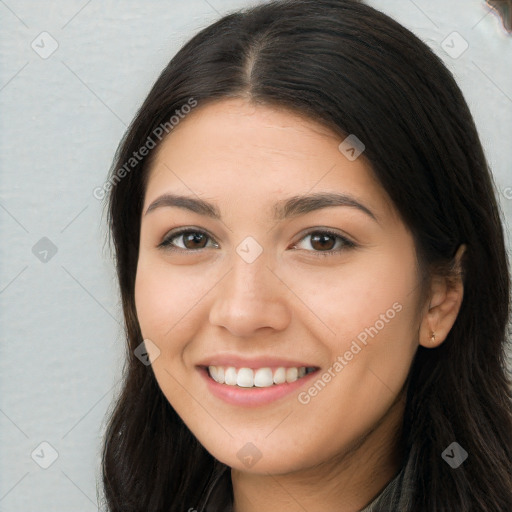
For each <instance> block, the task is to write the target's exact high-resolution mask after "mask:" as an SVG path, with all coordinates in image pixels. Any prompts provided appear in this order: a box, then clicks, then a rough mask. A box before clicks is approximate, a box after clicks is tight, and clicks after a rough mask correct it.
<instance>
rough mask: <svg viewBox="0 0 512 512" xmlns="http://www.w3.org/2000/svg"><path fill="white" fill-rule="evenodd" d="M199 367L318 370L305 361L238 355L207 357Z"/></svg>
mask: <svg viewBox="0 0 512 512" xmlns="http://www.w3.org/2000/svg"><path fill="white" fill-rule="evenodd" d="M197 366H225V367H228V366H233V367H235V368H267V367H280V366H284V367H285V368H291V367H297V368H301V367H302V366H304V367H306V368H317V366H315V365H314V364H311V363H306V362H304V361H298V360H293V359H286V358H278V357H271V356H259V357H241V356H238V355H234V354H232V355H228V354H225V355H217V356H212V357H207V358H205V359H203V360H202V361H201V362H199V363H198V364H197Z"/></svg>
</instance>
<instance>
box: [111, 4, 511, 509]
mask: <svg viewBox="0 0 512 512" xmlns="http://www.w3.org/2000/svg"><path fill="white" fill-rule="evenodd" d="M109 184H110V185H109V188H110V196H109V203H108V214H109V224H110V228H111V234H112V238H113V243H114V248H115V254H116V265H117V273H118V278H119V283H120V290H121V296H122V300H123V311H124V316H125V322H126V336H127V342H128V351H127V366H126V372H125V376H124V386H123V389H122V392H121V394H120V396H119V398H118V400H117V402H116V404H115V409H114V410H113V412H112V414H111V416H110V418H109V424H108V429H107V431H106V434H105V445H104V449H103V466H102V467H103V484H104V489H105V498H106V503H107V506H108V509H109V510H110V511H123V512H128V511H141V510H144V511H166V512H170V511H178V510H179V511H183V510H189V511H196V510H197V511H208V512H219V511H223V512H224V511H234V512H251V511H255V510H259V511H260V510H265V511H266V512H274V511H288V512H292V511H294V512H295V511H299V510H301V511H302V510H308V511H309V512H315V511H319V510H322V511H325V510H332V511H334V510H336V511H337V512H349V511H350V512H353V511H360V510H364V511H366V512H368V511H381V512H389V511H397V510H398V511H407V512H427V511H428V512H432V511H444V510H446V511H448V510H449V511H488V512H491V511H492V512H505V511H510V510H512V472H511V460H512V442H511V432H512V411H511V396H510V381H509V380H508V374H507V369H506V363H505V347H506V327H507V321H508V316H509V271H508V263H507V257H506V251H505V246H504V237H503V228H502V223H501V220H500V213H499V210H498V206H497V201H496V196H495V188H494V185H493V182H492V178H491V174H490V172H489V168H488V164H487V162H486V160H485V156H484V154H483V151H482V147H481V144H480V141H479V139H478V134H477V131H476V128H475V125H474V122H473V119H472V116H471V114H470V112H469V110H468V107H467V105H466V103H465V101H464V99H463V96H462V94H461V92H460V90H459V88H458V87H457V85H456V83H455V81H454V79H453V77H452V76H451V74H450V73H449V72H448V71H447V70H446V68H445V67H444V65H443V64H442V62H441V61H440V60H439V59H438V58H437V57H436V56H435V55H434V54H433V53H432V52H431V51H430V49H429V48H428V47H427V46H426V45H425V44H424V43H422V42H421V41H420V40H419V39H418V38H417V37H415V36H414V35H413V34H412V33H410V32H409V31H408V30H406V29H405V28H403V27H402V26H400V25H399V24H398V23H396V22H395V21H393V20H392V19H390V18H389V17H387V16H385V15H384V14H382V13H380V12H378V11H376V10H374V9H372V8H370V7H368V6H366V5H364V4H362V3H360V2H358V1H356V0H319V1H318V0H315V1H313V0H297V1H277V2H270V3H266V4H262V5H260V6H257V7H254V8H252V9H247V10H245V11H241V12H238V13H234V14H230V15H228V16H225V17H224V18H222V19H221V20H219V21H217V22H216V23H214V24H213V25H211V26H209V27H207V28H206V29H204V30H202V31H201V32H200V33H199V34H197V35H196V36H195V37H193V38H192V39H191V40H190V41H189V42H188V43H187V44H186V45H184V47H183V48H182V49H181V50H180V51H179V52H178V53H177V54H176V55H175V57H174V58H173V59H172V60H171V62H170V63H169V64H168V66H167V67H166V68H165V69H164V71H163V72H162V74H161V75H160V77H159V78H158V80H157V81H156V83H155V85H154V86H153V88H152V90H151V91H150V93H149V95H148V97H147V98H146V100H145V102H144V103H143V105H142V107H141V108H140V110H139V112H138V114H137V116H136V117H135V119H134V120H133V122H132V124H131V126H130V128H129V129H128V131H127V133H126V135H125V137H124V139H123V141H122V143H121V145H120V147H119V149H118V152H117V155H116V159H115V162H114V166H113V168H112V171H111V175H110V178H109Z"/></svg>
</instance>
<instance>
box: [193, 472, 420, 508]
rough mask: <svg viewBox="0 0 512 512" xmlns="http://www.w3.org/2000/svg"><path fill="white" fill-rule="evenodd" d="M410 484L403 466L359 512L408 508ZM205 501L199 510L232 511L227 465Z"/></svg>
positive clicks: (229, 476) (216, 479) (230, 486)
mask: <svg viewBox="0 0 512 512" xmlns="http://www.w3.org/2000/svg"><path fill="white" fill-rule="evenodd" d="M410 485H411V478H410V465H406V466H405V467H403V468H402V469H401V470H400V472H399V473H398V474H397V475H396V476H395V477H394V478H393V479H392V480H391V481H390V482H389V483H388V484H387V486H386V487H385V488H384V489H383V490H382V491H381V492H380V493H379V495H378V496H377V497H376V498H375V499H374V500H373V501H372V502H371V503H370V504H368V505H367V506H366V507H365V508H364V509H362V510H361V511H360V512H391V511H392V512H399V511H407V510H409V509H410V507H409V506H408V499H407V498H406V497H404V496H403V492H402V491H403V490H404V489H405V487H406V486H410ZM205 499H206V502H203V503H204V504H203V506H202V507H199V508H198V510H199V512H233V489H232V485H231V471H230V468H229V467H224V469H221V470H220V473H218V474H217V475H216V476H215V477H214V478H213V479H212V482H211V485H210V486H209V489H208V491H207V492H206V494H205Z"/></svg>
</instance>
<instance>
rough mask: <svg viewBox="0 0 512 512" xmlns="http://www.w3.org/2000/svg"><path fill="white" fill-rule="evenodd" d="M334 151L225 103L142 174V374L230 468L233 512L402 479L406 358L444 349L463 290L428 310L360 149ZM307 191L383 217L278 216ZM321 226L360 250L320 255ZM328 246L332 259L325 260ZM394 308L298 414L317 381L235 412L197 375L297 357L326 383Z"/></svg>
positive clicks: (166, 146)
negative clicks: (232, 359)
mask: <svg viewBox="0 0 512 512" xmlns="http://www.w3.org/2000/svg"><path fill="white" fill-rule="evenodd" d="M341 141H342V139H341V138H340V137H339V136H337V135H335V134H334V133H333V132H331V131H329V130H328V129H326V128H325V127H323V126H321V125H320V124H317V123H316V122H314V121H312V120H310V119H307V118H304V117H302V116H298V115H297V114H294V113H291V112H289V111H286V110H282V109H275V108H270V107H268V106H261V105H253V104H251V103H249V102H248V101H247V100H245V99H228V100H221V101H218V102H215V103H210V104H207V105H203V106H201V105H199V106H198V107H197V108H196V109H194V110H193V111H192V112H191V113H190V114H188V115H187V117H186V118H185V119H184V120H183V121H181V122H180V124H179V125H178V126H176V127H175V128H174V129H173V131H172V132H171V133H170V135H169V136H168V137H167V138H166V139H165V140H164V141H163V143H162V145H161V146H160V147H159V149H158V152H157V154H156V155H155V156H156V158H155V160H154V162H153V164H152V167H151V170H150V175H149V180H148V185H147V189H146V193H145V199H144V207H143V212H142V216H141V235H140V253H139V260H138V267H137V276H136V286H135V302H136V308H137V314H138V319H139V322H140V326H141V331H142V334H143V337H144V338H145V339H149V340H151V341H152V342H153V343H154V345H155V346H157V347H158V349H159V350H160V353H159V355H158V357H156V359H155V360H154V361H153V363H152V366H153V370H154V373H155V376H156V379H157V381H158V384H159V386H160V387H161V389H162V391H163V393H164V394H165V396H166V397H167V399H168V400H169V402H170V403H171V405H172V406H173V407H174V409H175V410H176V411H177V413H178V414H179V415H180V417H181V418H182V419H183V421H184V422H185V423H186V424H187V426H188V427H189V428H190V430H191V431H192V433H193V434H194V435H195V436H196V437H197V438H198V440H199V441H200V442H201V443H202V444H203V446H204V447H205V448H206V449H207V450H208V451H209V452H210V453H211V454H212V455H213V456H214V457H216V458H217V459H218V460H220V461H222V462H223V463H225V464H227V465H229V466H230V467H231V468H232V470H231V476H232V482H233V489H234V498H235V500H234V507H235V511H236V512H256V511H257V512H260V511H261V510H265V511H267V512H273V511H276V512H277V511H279V512H296V511H304V510H307V511H308V512H319V511H322V512H323V511H325V510H337V511H339V512H354V511H357V510H360V509H361V508H363V507H364V506H365V505H367V504H368V503H369V502H371V500H372V499H373V498H374V497H375V496H376V495H378V493H379V492H380V491H381V490H382V489H383V488H384V487H385V486H386V484H387V483H388V482H389V481H390V480H391V478H392V477H393V476H394V475H395V474H396V473H397V472H398V470H399V469H400V466H399V455H400V451H399V447H398V446H397V443H396V442H395V441H394V439H395V437H396V435H397V433H398V431H399V428H400V424H401V421H402V417H403V408H404V397H403V393H404V384H405V382H406V378H407V375H408V371H409V368H410V366H411V362H412V359H413V356H414V354H415V352H416V350H417V348H418V345H419V344H421V345H424V346H426V347H429V348H434V347H436V346H438V345H439V344H440V343H442V342H443V340H444V339H445V338H446V335H447V334H448V332H449V331H450V329H451V327H452V325H453V323H454V322H455V319H456V316H457V313H458V311H459V308H460V304H461V301H462V295H463V287H462V283H460V282H457V284H455V285H453V286H452V287H449V286H448V283H447V281H445V280H444V279H441V278H434V279H432V281H431V282H429V283H427V284H428V288H427V290H428V298H427V300H422V296H421V293H420V292H421V285H422V281H421V280H420V274H419V269H418V264H417V259H416V251H415V246H414V242H413V239H412V235H411V233H410V232H409V231H408V229H407V228H406V226H405V225H404V224H403V222H402V221H401V219H400V217H399V216H398V214H397V212H396V210H395V209H394V207H393V205H392V203H391V201H390V199H389V197H388V196H387V194H386V193H385V191H384V190H383V189H382V188H381V187H380V186H379V185H378V183H377V182H376V181H375V179H374V178H373V176H372V172H371V168H370V167H369V165H368V163H367V162H366V161H365V159H364V153H363V156H361V157H359V158H357V159H356V160H354V161H350V160H348V159H347V158H346V157H345V156H344V155H343V154H342V153H341V152H340V151H339V149H338V145H339V144H340V142H341ZM167 192H172V193H175V194H184V195H188V196H191V197H195V198H197V197H199V198H201V199H204V200H207V201H209V202H211V203H213V204H215V205H216V207H217V208H218V209H219V211H220V212H221V215H222V220H215V219H211V218H209V217H206V216H204V215H200V214H198V213H195V212H191V211H188V210H186V209H183V208H179V207H175V206H171V207H168V206H167V207H159V208H156V209H154V210H152V211H151V212H150V213H148V214H147V215H145V212H146V209H147V208H148V206H149V205H150V204H151V203H152V202H153V201H154V200H155V199H156V198H157V197H159V196H160V195H161V194H163V193H167ZM314 192H338V193H346V194H351V195H352V196H354V197H356V198H357V199H358V201H359V202H361V203H363V204H364V205H365V206H366V207H368V208H369V209H370V210H371V211H372V212H373V213H374V214H375V216H376V217H377V219H378V222H377V221H375V220H373V219H372V218H371V217H370V216H368V215H366V214H365V213H363V212H361V211H360V210H358V209H356V208H353V207H347V206H331V207H328V208H323V209H320V210H317V211H313V212H309V213H307V214H305V215H297V216H295V217H292V218H289V219H286V220H281V221H277V222H276V221H275V220H274V219H273V217H272V207H273V205H274V203H275V202H277V201H279V200H283V199H286V198H289V197H291V196H295V195H302V194H308V193H314ZM178 227H190V228H193V229H195V230H196V231H197V230H199V231H200V232H205V233H206V237H205V238H204V239H202V240H203V241H202V242H201V243H200V244H199V247H204V248H199V249H194V248H195V247H198V245H193V244H190V243H188V245H186V244H187V241H186V240H184V237H183V236H177V237H175V238H174V239H173V241H174V243H175V244H176V245H177V247H178V248H177V249H176V251H172V250H170V249H168V248H167V249H165V248H159V247H158V245H159V244H160V243H161V242H162V241H163V240H164V238H166V235H168V233H169V232H170V231H171V230H172V229H175V228H178ZM310 228H314V229H311V230H310ZM321 228H330V229H331V230H334V231H336V232H337V233H339V234H340V235H341V236H345V237H346V238H348V239H349V240H351V241H353V242H355V243H356V244H357V247H355V248H350V247H347V246H344V245H343V242H342V241H341V240H339V239H337V238H336V237H335V238H332V239H328V242H329V244H330V245H329V244H327V245H328V246H327V247H325V248H323V246H321V245H320V244H319V243H318V242H316V243H315V242H314V241H313V238H312V237H311V236H309V235H311V234H312V233H311V231H314V230H317V231H321ZM306 230H307V232H306ZM248 236H252V237H253V238H254V239H255V240H256V241H257V242H258V243H259V245H260V246H261V247H262V249H263V252H262V253H261V255H260V256H259V257H258V258H257V259H256V260H255V261H254V262H252V263H248V262H246V261H244V259H242V258H241V257H240V256H239V255H238V254H237V252H236V248H237V246H238V245H239V244H240V243H241V242H242V241H243V240H244V239H245V238H246V237H248ZM180 247H181V251H180V250H179V248H180ZM187 247H188V248H187ZM328 249H333V250H338V252H337V253H335V254H334V255H331V256H326V257H324V256H323V255H322V254H321V252H322V251H325V250H328ZM463 250H464V247H463V246H461V249H460V250H459V252H458V254H457V258H460V256H461V254H462V251H463ZM187 251H188V252H187ZM395 303H398V304H399V305H400V306H401V309H400V311H399V312H397V313H396V315H395V316H394V318H392V319H388V322H386V323H385V325H384V327H383V328H381V329H380V330H378V334H376V335H374V336H373V338H372V337H369V338H368V341H367V344H366V345H362V344H361V343H359V345H361V347H362V349H361V351H360V352H358V353H357V355H354V357H353V358H352V359H351V360H350V361H348V362H347V364H346V366H344V367H343V369H342V371H340V372H338V373H336V372H335V373H336V376H335V377H334V378H332V379H331V381H330V382H329V383H328V384H327V385H326V386H325V387H324V388H323V389H322V390H321V391H320V392H319V393H318V394H317V395H316V396H314V397H312V398H311V400H310V401H309V402H308V403H307V404H303V403H300V402H299V401H298V398H297V395H298V392H300V391H307V390H308V388H309V387H310V384H308V385H307V386H303V387H302V388H300V389H299V391H298V392H297V393H291V394H289V395H287V396H286V397H283V398H281V399H279V400H277V401H275V402H273V403H270V404H268V405H262V406H258V407H253V408H247V407H239V406H236V405H230V404H227V403H225V402H224V401H222V400H220V399H219V398H217V397H215V396H213V395H212V394H211V393H210V392H209V391H208V388H207V386H206V383H205V382H204V380H203V379H202V378H201V377H200V376H199V374H198V371H197V368H196V365H197V364H198V363H199V362H200V361H201V360H202V359H204V358H205V357H208V356H214V355H217V354H239V355H241V356H245V357H252V356H260V355H270V356H274V357H285V358H286V357H288V358H290V357H293V358H294V359H298V360H303V361H308V362H310V363H311V366H317V367H319V368H320V374H322V372H325V371H327V369H328V368H329V367H332V365H333V362H334V361H336V359H337V357H338V356H340V355H341V356H343V354H345V353H346V352H347V350H349V349H350V346H351V343H352V342H353V341H354V340H355V339H356V337H357V335H358V334H359V333H361V332H362V331H364V330H365V328H368V327H370V326H375V325H376V321H377V320H378V319H379V318H381V317H380V315H381V314H386V311H388V310H389V309H390V308H392V305H393V304H395ZM432 331H435V333H436V338H435V342H434V343H432V341H431V334H432ZM248 442H251V443H252V444H254V445H255V446H256V447H257V449H258V450H259V451H260V452H261V454H262V456H261V459H259V460H258V461H257V463H256V464H254V465H253V466H252V467H250V468H249V467H246V466H245V465H244V464H243V463H242V461H241V460H240V459H239V458H238V457H237V452H238V450H240V449H241V448H242V447H243V446H244V445H245V444H246V443H248Z"/></svg>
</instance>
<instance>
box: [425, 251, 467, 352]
mask: <svg viewBox="0 0 512 512" xmlns="http://www.w3.org/2000/svg"><path fill="white" fill-rule="evenodd" d="M465 250H466V245H464V244H462V245H461V246H460V247H459V249H458V250H457V253H456V254H455V257H454V260H455V262H454V263H455V275H454V276H453V277H451V278H446V277H441V276H434V278H433V279H432V282H431V290H430V301H429V306H428V309H427V311H426V312H425V314H424V316H423V319H422V322H421V326H420V331H419V340H418V341H419V344H420V345H422V346H423V347H425V348H436V347H438V346H439V345H441V343H443V342H444V340H445V339H446V337H447V336H448V333H449V332H450V330H451V328H452V327H453V324H454V323H455V320H456V319H457V315H458V313H459V311H460V306H461V304H462V299H463V296H464V283H463V277H462V275H463V273H462V272H461V258H462V254H463V253H464V251H465Z"/></svg>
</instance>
